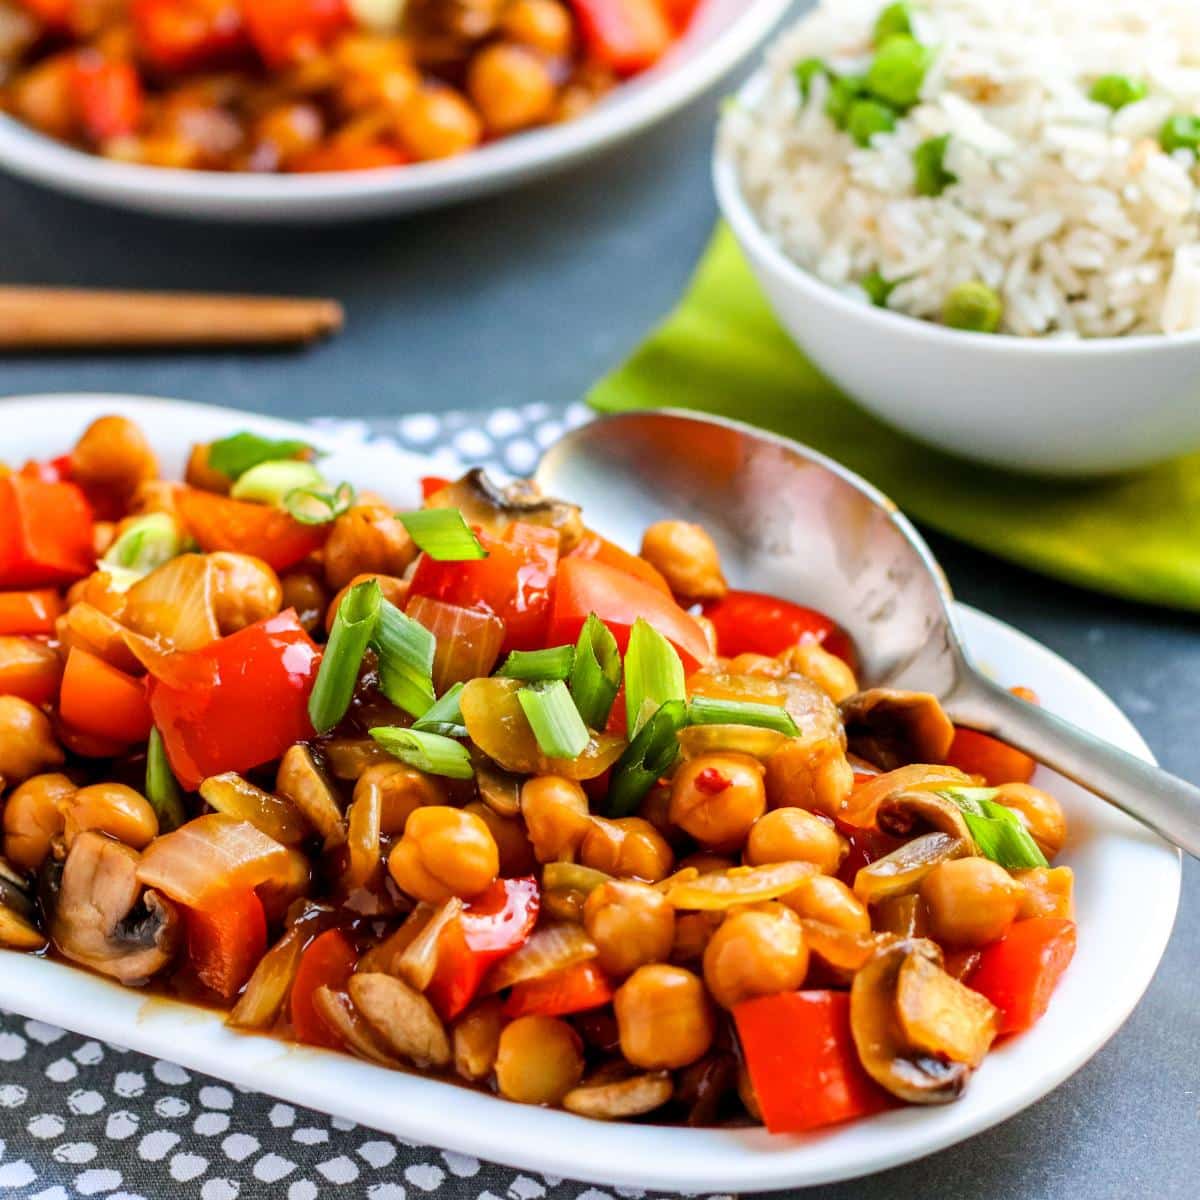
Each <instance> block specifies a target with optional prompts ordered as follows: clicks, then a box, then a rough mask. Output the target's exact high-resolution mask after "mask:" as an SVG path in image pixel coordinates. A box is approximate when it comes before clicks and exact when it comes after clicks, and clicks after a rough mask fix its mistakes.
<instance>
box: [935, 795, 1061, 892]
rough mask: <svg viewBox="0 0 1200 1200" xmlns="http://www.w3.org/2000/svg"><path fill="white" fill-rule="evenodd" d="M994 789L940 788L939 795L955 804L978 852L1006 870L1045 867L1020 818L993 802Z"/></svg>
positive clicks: (1044, 857)
mask: <svg viewBox="0 0 1200 1200" xmlns="http://www.w3.org/2000/svg"><path fill="white" fill-rule="evenodd" d="M999 794H1000V793H999V792H998V791H996V789H995V788H944V789H940V790H939V795H942V796H944V797H945V798H946V799H947V800H949V801H951V802H952V803H954V804H956V805H957V806H958V808H959V810H960V811H961V812H962V815H963V820H964V821H965V822H966V823H967V828H968V829H969V830H970V831H971V837H972V838H974V839H975V844H976V845H977V846H978V847H979V853H980V854H982V855H983V856H984V858H990V859H991V860H992V862H994V863H999V865H1000V866H1002V867H1003V868H1004V869H1005V870H1006V871H1018V870H1022V869H1024V868H1026V867H1045V866H1049V863H1048V862H1047V861H1046V856H1045V855H1044V854H1043V853H1042V851H1041V849H1040V848H1039V847H1038V844H1037V842H1035V841H1034V840H1033V836H1032V835H1031V834H1030V832H1029V830H1028V829H1026V828H1025V826H1024V825H1023V824H1022V823H1021V819H1020V817H1018V816H1017V814H1016V813H1015V812H1014V811H1013V810H1012V809H1011V808H1008V807H1006V806H1005V805H1003V804H999V803H997V801H996V797H997V796H998V795H999Z"/></svg>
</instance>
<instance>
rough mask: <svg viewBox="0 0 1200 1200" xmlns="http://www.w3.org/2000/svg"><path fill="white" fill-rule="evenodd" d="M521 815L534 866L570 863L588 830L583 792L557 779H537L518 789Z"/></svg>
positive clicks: (588, 820)
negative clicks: (537, 864) (519, 791)
mask: <svg viewBox="0 0 1200 1200" xmlns="http://www.w3.org/2000/svg"><path fill="white" fill-rule="evenodd" d="M521 815H522V816H523V817H524V818H525V828H526V829H527V830H528V831H529V840H530V841H531V842H532V843H533V852H534V854H536V855H537V860H538V862H543V863H544V862H563V861H567V862H569V861H572V860H573V859H574V857H575V855H576V853H577V852H578V850H579V847H580V845H581V844H582V842H583V839H584V838H585V837H586V836H587V834H588V831H589V830H590V829H591V825H592V821H591V818H590V817H589V816H588V801H587V796H586V795H585V794H584V790H583V788H581V787H580V786H579V784H577V783H575V782H574V781H573V780H570V779H563V778H561V777H560V776H558V775H537V776H534V778H533V779H528V780H526V781H525V784H524V785H523V786H522V788H521Z"/></svg>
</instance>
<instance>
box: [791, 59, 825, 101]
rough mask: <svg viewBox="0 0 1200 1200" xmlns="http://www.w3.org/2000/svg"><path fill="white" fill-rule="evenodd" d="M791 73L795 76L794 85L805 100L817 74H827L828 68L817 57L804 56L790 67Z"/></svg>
mask: <svg viewBox="0 0 1200 1200" xmlns="http://www.w3.org/2000/svg"><path fill="white" fill-rule="evenodd" d="M792 74H793V76H795V79H796V86H797V87H798V88H799V89H800V98H801V99H802V100H807V99H808V92H809V89H810V88H811V87H812V81H813V80H814V79H816V77H817V76H818V75H827V74H829V68H828V67H827V66H826V65H825V64H824V62H822V61H821V59H819V58H806V59H803V60H802V61H800V62H798V63H797V64H796V65H795V66H794V67H793V68H792Z"/></svg>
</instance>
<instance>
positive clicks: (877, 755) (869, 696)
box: [841, 688, 954, 771]
mask: <svg viewBox="0 0 1200 1200" xmlns="http://www.w3.org/2000/svg"><path fill="white" fill-rule="evenodd" d="M841 710H842V721H843V722H844V724H845V726H846V737H847V739H848V741H849V744H850V749H851V751H852V752H853V753H854V754H857V755H859V756H860V757H862V758H865V759H866V760H867V761H868V762H872V763H874V764H875V765H876V766H877V767H880V768H882V769H883V770H885V771H891V770H895V768H897V767H902V766H905V765H906V764H908V763H935V762H940V761H941V760H942V759H944V758H945V757H946V755H947V753H948V752H949V750H950V743H951V742H952V741H953V740H954V726H953V725H952V724H951V723H950V718H949V717H948V716H946V714H945V712H943V711H942V706H941V703H940V702H939V701H938V698H937V697H936V696H934V695H931V694H930V693H929V692H902V691H897V690H895V689H894V688H872V689H871V690H870V691H866V692H859V693H858V694H857V695H855V696H851V697H850V698H849V699H848V700H843V701H842V704H841Z"/></svg>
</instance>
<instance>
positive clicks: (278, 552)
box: [175, 488, 329, 571]
mask: <svg viewBox="0 0 1200 1200" xmlns="http://www.w3.org/2000/svg"><path fill="white" fill-rule="evenodd" d="M175 502H176V505H177V506H178V508H179V515H180V516H181V517H182V518H183V523H184V524H185V525H186V526H187V529H188V532H189V533H190V534H191V535H192V537H194V538H195V539H196V541H197V542H199V543H200V549H201V550H205V551H212V550H233V551H235V552H236V553H238V554H252V555H253V556H254V557H255V558H261V559H262V560H263V562H265V563H266V564H267V566H269V567H271V568H273V569H274V570H276V571H286V570H287V569H288V567H294V566H295V565H296V564H297V563H298V562H300V560H301V559H304V558H307V557H308V556H309V555H310V554H312V553H313V551H314V550H317V549H319V548H320V547H321V545H322V544H323V543H324V541H325V539H326V537H328V535H329V526H328V525H302V524H301V523H300V522H299V521H293V520H292V518H291V517H289V516H288V514H287V513H285V512H284V511H283V510H282V509H278V508H272V507H271V506H270V505H269V504H253V503H251V502H250V501H248V500H232V499H230V498H229V497H228V496H218V495H216V493H214V492H203V491H200V490H199V489H198V488H181V489H180V490H179V493H178V495H177V496H176V498H175Z"/></svg>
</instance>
